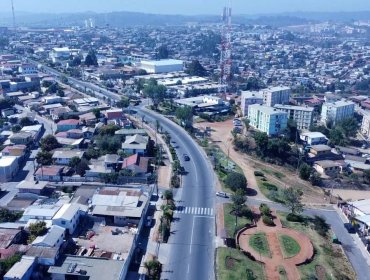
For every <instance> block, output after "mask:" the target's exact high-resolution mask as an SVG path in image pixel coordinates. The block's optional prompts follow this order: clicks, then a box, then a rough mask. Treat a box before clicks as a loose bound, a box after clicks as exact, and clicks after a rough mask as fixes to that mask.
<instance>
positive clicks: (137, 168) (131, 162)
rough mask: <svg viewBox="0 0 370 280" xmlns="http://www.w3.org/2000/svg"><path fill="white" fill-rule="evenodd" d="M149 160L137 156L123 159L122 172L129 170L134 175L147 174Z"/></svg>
mask: <svg viewBox="0 0 370 280" xmlns="http://www.w3.org/2000/svg"><path fill="white" fill-rule="evenodd" d="M148 169H149V158H147V157H142V156H140V155H139V154H134V155H132V156H129V157H128V158H125V159H124V160H123V163H122V170H130V171H132V173H133V174H134V175H142V174H146V173H148Z"/></svg>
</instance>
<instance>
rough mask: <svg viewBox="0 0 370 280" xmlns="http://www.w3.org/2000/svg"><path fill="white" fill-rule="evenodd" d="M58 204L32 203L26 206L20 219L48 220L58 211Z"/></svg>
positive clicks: (23, 220)
mask: <svg viewBox="0 0 370 280" xmlns="http://www.w3.org/2000/svg"><path fill="white" fill-rule="evenodd" d="M60 207H61V206H60V205H56V204H33V205H30V206H28V207H27V208H26V209H25V210H24V212H23V215H22V217H21V219H20V221H22V222H29V221H35V222H36V221H48V220H50V221H51V219H52V218H53V217H54V216H55V214H56V213H57V212H58V211H59V209H60Z"/></svg>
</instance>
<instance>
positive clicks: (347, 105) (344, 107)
mask: <svg viewBox="0 0 370 280" xmlns="http://www.w3.org/2000/svg"><path fill="white" fill-rule="evenodd" d="M354 113H355V103H353V102H351V101H345V100H341V101H337V102H334V103H324V104H323V105H322V110H321V122H322V123H324V124H327V123H331V124H332V125H335V124H337V123H338V122H340V121H342V120H345V119H348V118H352V117H353V115H354Z"/></svg>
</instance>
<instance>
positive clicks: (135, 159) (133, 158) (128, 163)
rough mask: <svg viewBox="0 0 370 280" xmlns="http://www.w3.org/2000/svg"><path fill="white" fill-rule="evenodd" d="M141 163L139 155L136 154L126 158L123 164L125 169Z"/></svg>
mask: <svg viewBox="0 0 370 280" xmlns="http://www.w3.org/2000/svg"><path fill="white" fill-rule="evenodd" d="M138 161H139V155H138V154H134V155H132V156H129V157H128V158H125V159H124V160H123V163H122V169H125V168H127V167H129V166H131V165H136V164H137V163H138Z"/></svg>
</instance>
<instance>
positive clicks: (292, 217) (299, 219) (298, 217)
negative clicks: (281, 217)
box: [286, 213, 303, 223]
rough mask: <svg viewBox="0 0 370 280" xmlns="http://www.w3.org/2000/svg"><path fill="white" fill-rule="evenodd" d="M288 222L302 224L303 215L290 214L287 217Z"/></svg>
mask: <svg viewBox="0 0 370 280" xmlns="http://www.w3.org/2000/svg"><path fill="white" fill-rule="evenodd" d="M286 219H287V221H289V222H294V223H302V222H303V217H302V216H301V215H296V214H293V213H289V214H288V215H287V217H286Z"/></svg>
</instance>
